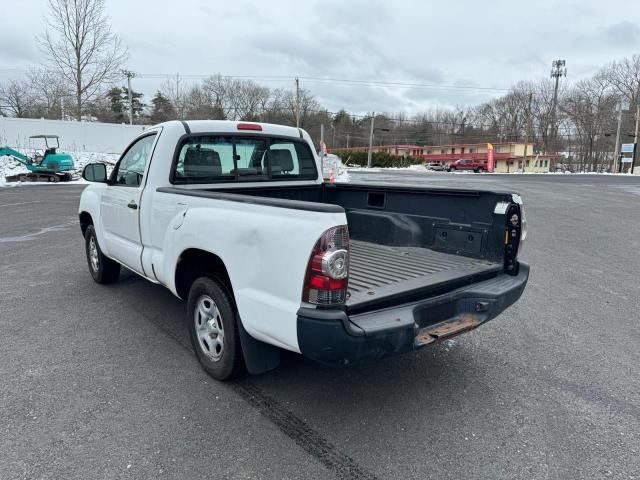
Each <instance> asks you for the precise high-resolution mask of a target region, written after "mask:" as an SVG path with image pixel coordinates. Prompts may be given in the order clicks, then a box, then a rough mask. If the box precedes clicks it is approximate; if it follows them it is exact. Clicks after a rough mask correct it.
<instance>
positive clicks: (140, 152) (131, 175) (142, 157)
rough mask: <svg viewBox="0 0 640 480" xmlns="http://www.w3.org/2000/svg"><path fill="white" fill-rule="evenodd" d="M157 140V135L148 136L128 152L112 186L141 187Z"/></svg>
mask: <svg viewBox="0 0 640 480" xmlns="http://www.w3.org/2000/svg"><path fill="white" fill-rule="evenodd" d="M155 139H156V134H155V133H154V134H151V135H147V136H146V137H142V138H141V139H140V140H138V141H137V142H136V143H134V144H133V145H132V146H131V147H130V148H129V150H127V153H125V154H124V157H122V158H121V159H120V161H119V162H118V165H117V166H116V168H115V169H114V174H113V177H112V179H113V182H112V185H126V186H129V187H138V186H140V184H141V183H142V179H143V177H144V170H145V168H146V166H147V162H148V161H149V158H150V157H151V148H152V147H153V142H154V140H155Z"/></svg>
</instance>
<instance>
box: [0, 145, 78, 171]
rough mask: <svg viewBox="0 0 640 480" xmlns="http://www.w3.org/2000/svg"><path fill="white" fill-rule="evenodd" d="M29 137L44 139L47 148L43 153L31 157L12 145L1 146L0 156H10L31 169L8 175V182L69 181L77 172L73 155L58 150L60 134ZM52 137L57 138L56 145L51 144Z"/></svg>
mask: <svg viewBox="0 0 640 480" xmlns="http://www.w3.org/2000/svg"><path fill="white" fill-rule="evenodd" d="M29 138H32V139H44V143H45V146H46V148H45V150H44V154H43V155H34V156H33V157H29V156H27V155H24V154H23V153H20V152H18V151H17V150H14V149H13V148H10V147H1V148H0V157H2V156H5V155H6V156H9V157H11V158H13V159H14V160H16V161H18V162H20V163H22V164H23V165H24V166H25V167H27V170H29V171H28V172H25V173H19V174H17V175H11V176H8V177H6V181H7V182H68V181H69V180H71V179H72V178H73V174H74V173H75V163H74V162H73V157H71V155H69V154H68V153H57V151H56V150H57V149H58V148H60V140H59V138H58V135H33V136H31V137H29ZM50 139H51V140H52V139H55V141H56V145H55V146H49V140H50ZM52 143H53V142H52Z"/></svg>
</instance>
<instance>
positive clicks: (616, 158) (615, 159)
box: [612, 99, 629, 173]
mask: <svg viewBox="0 0 640 480" xmlns="http://www.w3.org/2000/svg"><path fill="white" fill-rule="evenodd" d="M622 102H623V101H622V99H620V102H618V129H617V130H616V146H615V150H614V151H613V172H612V173H618V170H619V169H620V168H621V166H619V164H620V158H619V155H620V154H619V153H618V150H620V129H621V128H622V110H623V109H625V110H626V108H629V107H628V106H627V105H622ZM625 107H626V108H625Z"/></svg>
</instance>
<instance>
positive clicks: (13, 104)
mask: <svg viewBox="0 0 640 480" xmlns="http://www.w3.org/2000/svg"><path fill="white" fill-rule="evenodd" d="M31 106H32V94H31V90H30V88H29V83H28V82H27V81H25V80H23V79H21V80H16V79H12V80H9V81H7V82H6V83H4V84H0V113H1V114H2V116H12V117H22V118H24V117H28V116H29V112H30V109H31Z"/></svg>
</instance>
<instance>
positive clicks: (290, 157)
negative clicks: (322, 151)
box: [170, 134, 318, 184]
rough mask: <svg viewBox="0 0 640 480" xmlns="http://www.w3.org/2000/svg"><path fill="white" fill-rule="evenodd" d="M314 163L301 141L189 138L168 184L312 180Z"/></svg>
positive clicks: (209, 135)
mask: <svg viewBox="0 0 640 480" xmlns="http://www.w3.org/2000/svg"><path fill="white" fill-rule="evenodd" d="M317 178H318V172H317V169H316V162H315V159H314V156H313V153H312V152H311V149H310V148H309V145H308V144H307V143H306V142H304V141H298V140H293V139H289V138H277V137H267V136H255V137H254V136H234V135H211V134H203V135H190V136H188V137H187V138H185V139H184V140H182V142H181V143H180V145H179V147H178V148H177V149H176V155H175V158H174V162H173V168H172V170H171V179H170V180H171V183H173V184H192V183H217V182H256V181H282V180H315V179H317Z"/></svg>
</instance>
